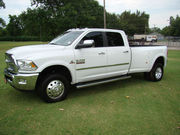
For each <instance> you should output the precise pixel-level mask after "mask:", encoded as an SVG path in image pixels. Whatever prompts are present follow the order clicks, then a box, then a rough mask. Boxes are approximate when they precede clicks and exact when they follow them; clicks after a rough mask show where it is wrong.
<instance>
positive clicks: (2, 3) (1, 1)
mask: <svg viewBox="0 0 180 135" xmlns="http://www.w3.org/2000/svg"><path fill="white" fill-rule="evenodd" d="M5 7H6V6H5V3H4V2H3V0H0V8H5Z"/></svg>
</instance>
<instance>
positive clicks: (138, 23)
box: [118, 11, 149, 35]
mask: <svg viewBox="0 0 180 135" xmlns="http://www.w3.org/2000/svg"><path fill="white" fill-rule="evenodd" d="M118 21H119V24H120V25H119V26H120V28H121V29H123V30H124V31H125V32H126V33H127V34H128V35H134V34H135V33H136V34H143V33H146V32H147V30H148V28H149V24H148V22H149V15H148V14H146V13H145V12H140V11H136V13H131V11H125V12H123V13H122V14H121V15H118Z"/></svg>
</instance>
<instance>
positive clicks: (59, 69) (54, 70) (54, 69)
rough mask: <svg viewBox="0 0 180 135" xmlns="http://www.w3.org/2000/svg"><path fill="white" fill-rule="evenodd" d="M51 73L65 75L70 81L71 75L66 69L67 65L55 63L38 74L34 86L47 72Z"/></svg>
mask: <svg viewBox="0 0 180 135" xmlns="http://www.w3.org/2000/svg"><path fill="white" fill-rule="evenodd" d="M53 73H57V74H62V75H64V76H65V77H67V79H68V80H69V82H71V81H72V77H71V73H70V71H69V70H68V68H67V67H65V66H60V65H55V66H50V67H47V68H46V69H44V70H43V71H42V72H41V73H40V74H39V76H38V79H37V83H36V88H37V86H38V84H39V83H40V82H41V80H42V79H43V78H44V77H45V76H46V75H48V74H53Z"/></svg>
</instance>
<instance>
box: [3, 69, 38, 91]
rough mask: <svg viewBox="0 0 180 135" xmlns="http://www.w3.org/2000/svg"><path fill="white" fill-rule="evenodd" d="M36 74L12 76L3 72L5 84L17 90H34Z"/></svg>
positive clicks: (5, 71)
mask: <svg viewBox="0 0 180 135" xmlns="http://www.w3.org/2000/svg"><path fill="white" fill-rule="evenodd" d="M38 75H39V74H38V73H35V74H20V73H17V74H14V73H10V72H8V71H7V70H6V69H5V70H4V76H5V80H6V82H8V83H9V84H10V85H11V86H12V87H14V88H15V89H19V90H35V87H36V81H37V78H38Z"/></svg>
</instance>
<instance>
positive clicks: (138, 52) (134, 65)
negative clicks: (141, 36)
mask: <svg viewBox="0 0 180 135" xmlns="http://www.w3.org/2000/svg"><path fill="white" fill-rule="evenodd" d="M130 49H131V54H132V56H131V58H132V59H131V66H130V70H129V73H137V72H149V71H150V70H151V69H152V66H153V63H154V62H155V60H156V59H157V58H158V57H159V55H162V56H163V55H164V54H167V47H166V46H165V45H130Z"/></svg>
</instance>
